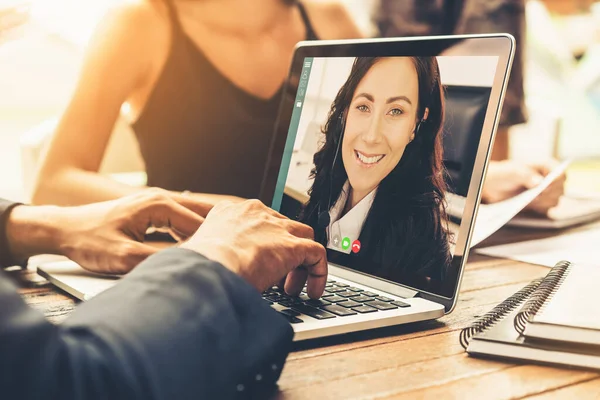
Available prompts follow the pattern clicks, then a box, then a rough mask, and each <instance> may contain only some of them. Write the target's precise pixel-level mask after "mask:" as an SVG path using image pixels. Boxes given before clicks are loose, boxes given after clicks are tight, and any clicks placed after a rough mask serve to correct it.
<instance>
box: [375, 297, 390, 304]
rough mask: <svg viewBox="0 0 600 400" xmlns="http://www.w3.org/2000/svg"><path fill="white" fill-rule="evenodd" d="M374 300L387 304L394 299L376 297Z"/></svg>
mask: <svg viewBox="0 0 600 400" xmlns="http://www.w3.org/2000/svg"><path fill="white" fill-rule="evenodd" d="M375 300H379V301H385V302H387V303H389V302H390V301H394V299H390V298H389V297H384V296H377V297H375Z"/></svg>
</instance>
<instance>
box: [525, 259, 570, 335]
mask: <svg viewBox="0 0 600 400" xmlns="http://www.w3.org/2000/svg"><path fill="white" fill-rule="evenodd" d="M570 266H571V263H570V262H568V261H561V262H559V263H557V264H556V265H555V266H554V267H553V268H552V270H551V271H550V272H549V273H548V275H546V277H545V278H544V279H543V281H542V283H540V285H539V287H538V289H537V290H536V291H535V293H533V294H532V295H531V297H530V298H529V299H528V300H527V301H526V302H525V304H524V305H523V308H522V309H521V311H519V313H518V314H517V315H516V316H515V321H514V322H515V329H516V330H517V332H519V333H521V334H522V333H523V331H525V326H527V323H528V322H530V321H531V319H532V318H533V317H534V316H535V315H536V314H537V313H538V311H540V309H541V308H542V306H544V304H546V302H547V301H548V300H550V299H551V298H552V296H554V293H556V291H557V290H558V288H559V287H560V285H561V284H562V282H563V280H564V279H565V277H566V276H567V271H568V269H569V267H570Z"/></svg>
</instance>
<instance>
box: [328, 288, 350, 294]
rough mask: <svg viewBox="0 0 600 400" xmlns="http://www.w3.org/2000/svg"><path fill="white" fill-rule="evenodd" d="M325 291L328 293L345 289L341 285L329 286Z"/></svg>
mask: <svg viewBox="0 0 600 400" xmlns="http://www.w3.org/2000/svg"><path fill="white" fill-rule="evenodd" d="M327 291H328V292H329V293H337V292H345V291H346V289H344V288H341V287H331V288H328V289H327Z"/></svg>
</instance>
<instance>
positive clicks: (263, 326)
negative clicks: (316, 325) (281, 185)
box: [0, 249, 293, 399]
mask: <svg viewBox="0 0 600 400" xmlns="http://www.w3.org/2000/svg"><path fill="white" fill-rule="evenodd" d="M159 270H160V271H159ZM0 304H1V305H2V306H1V307H0V354H1V357H0V390H2V393H4V394H6V393H12V394H14V396H16V397H15V398H19V399H30V398H31V399H33V398H44V399H55V398H56V399H216V398H219V399H221V398H236V397H249V398H260V397H264V396H265V395H266V394H267V393H268V392H270V391H272V389H273V388H274V387H275V386H274V385H275V382H276V381H277V379H278V378H279V375H280V372H281V369H282V366H283V364H284V361H285V358H286V356H287V354H288V352H289V349H290V346H291V340H292V336H293V331H292V329H291V327H290V325H289V324H288V322H287V321H285V320H284V318H282V317H280V316H279V315H277V313H276V312H275V311H274V310H272V309H271V308H270V307H269V306H268V305H267V304H266V302H265V301H264V300H262V298H261V296H260V294H259V293H258V292H257V291H256V289H254V288H253V287H251V286H250V285H249V284H247V283H246V282H245V281H244V280H242V279H241V278H240V277H238V276H237V275H236V274H234V273H232V272H230V271H229V270H227V269H226V268H224V267H223V266H222V265H220V264H218V263H215V262H212V261H209V260H207V259H206V258H204V257H202V256H200V255H198V254H196V253H194V252H192V251H189V250H183V249H169V250H165V251H163V252H161V253H159V254H157V255H155V256H152V257H150V258H149V259H148V260H146V261H145V262H143V263H142V264H140V265H139V266H138V267H137V268H136V269H135V270H134V271H133V272H132V273H130V274H129V275H128V276H127V277H125V278H123V280H122V281H121V282H119V284H117V285H116V286H115V287H114V288H112V289H110V290H108V291H106V292H104V293H102V294H100V295H99V296H97V297H95V298H94V299H92V300H91V301H89V302H87V303H84V304H82V305H81V306H80V307H78V308H77V310H76V311H75V312H74V313H73V314H72V315H71V316H70V317H69V318H68V319H67V320H65V322H63V323H62V324H60V325H52V324H50V323H49V322H47V321H46V320H45V319H44V317H43V316H41V315H40V314H39V313H38V312H36V311H34V310H32V309H30V308H29V307H27V306H26V305H25V304H24V303H23V301H22V300H21V299H20V298H19V296H18V295H17V294H16V293H15V291H14V288H12V287H11V285H10V284H9V283H8V281H6V280H5V279H2V277H0ZM9 398H11V397H9Z"/></svg>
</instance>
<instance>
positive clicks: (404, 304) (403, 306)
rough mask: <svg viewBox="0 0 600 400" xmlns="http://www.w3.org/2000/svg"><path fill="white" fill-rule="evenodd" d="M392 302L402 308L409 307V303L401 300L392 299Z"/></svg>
mask: <svg viewBox="0 0 600 400" xmlns="http://www.w3.org/2000/svg"><path fill="white" fill-rule="evenodd" d="M392 304H393V305H395V306H398V307H402V308H406V307H410V304H408V303H405V302H403V301H392Z"/></svg>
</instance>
